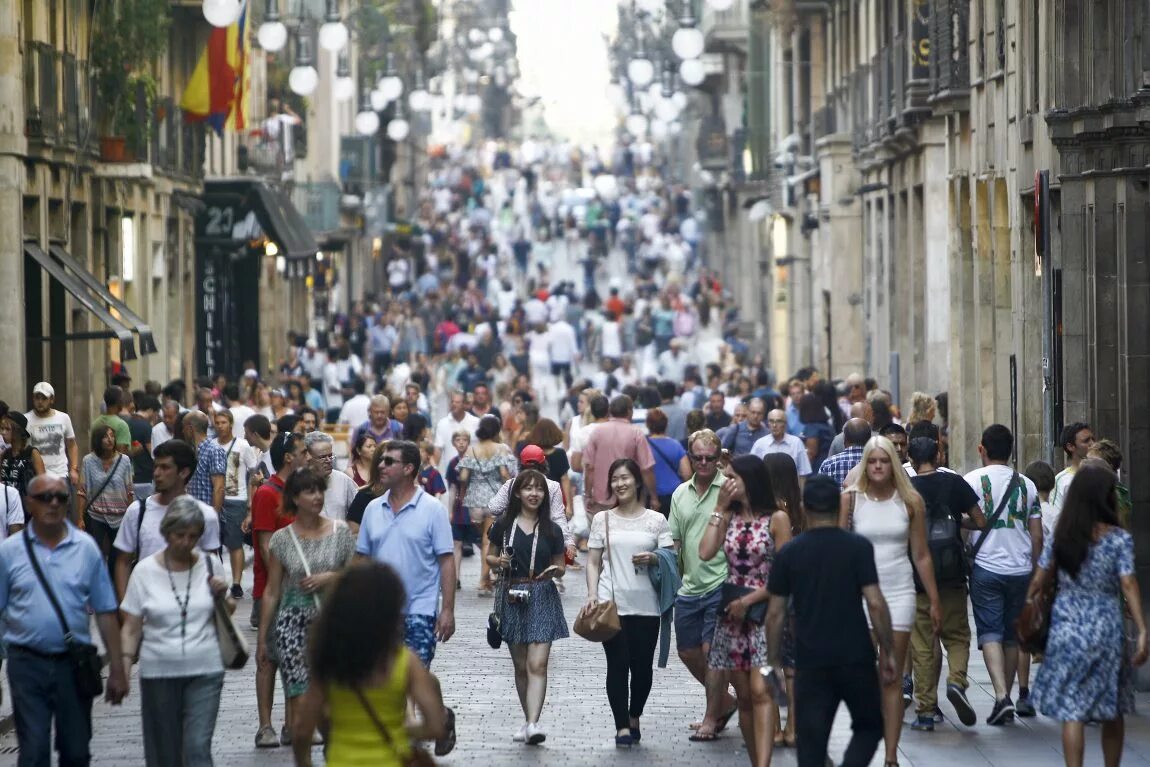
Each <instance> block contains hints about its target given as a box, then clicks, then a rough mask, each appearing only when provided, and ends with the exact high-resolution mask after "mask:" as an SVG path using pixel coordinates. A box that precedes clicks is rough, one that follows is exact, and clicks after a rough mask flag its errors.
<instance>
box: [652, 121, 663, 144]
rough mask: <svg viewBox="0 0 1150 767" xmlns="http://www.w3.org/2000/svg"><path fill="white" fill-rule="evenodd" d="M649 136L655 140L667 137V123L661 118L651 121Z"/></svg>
mask: <svg viewBox="0 0 1150 767" xmlns="http://www.w3.org/2000/svg"><path fill="white" fill-rule="evenodd" d="M651 138H653V139H655V140H656V141H662V140H663V139H665V138H667V123H665V122H663V121H662V120H654V121H652V123H651Z"/></svg>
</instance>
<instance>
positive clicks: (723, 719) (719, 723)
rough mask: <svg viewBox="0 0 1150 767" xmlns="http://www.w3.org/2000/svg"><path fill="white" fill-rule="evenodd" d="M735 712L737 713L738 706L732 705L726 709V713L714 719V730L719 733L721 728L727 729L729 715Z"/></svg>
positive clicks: (729, 719)
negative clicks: (729, 708) (728, 709)
mask: <svg viewBox="0 0 1150 767" xmlns="http://www.w3.org/2000/svg"><path fill="white" fill-rule="evenodd" d="M737 713H739V707H738V706H732V707H731V710H730V711H728V712H727V713H725V714H723V715H722V716H720V717H719V718H718V719H716V720H715V732H716V733H720V732H722V731H723V730H725V729H727V722H729V721H731V717H732V716H734V715H735V714H737Z"/></svg>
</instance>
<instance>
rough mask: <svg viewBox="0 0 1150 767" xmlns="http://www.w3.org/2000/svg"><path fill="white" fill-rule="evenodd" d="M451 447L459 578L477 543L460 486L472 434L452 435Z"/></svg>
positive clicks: (451, 503) (449, 476)
mask: <svg viewBox="0 0 1150 767" xmlns="http://www.w3.org/2000/svg"><path fill="white" fill-rule="evenodd" d="M451 446H452V447H454V448H455V456H454V457H452V459H451V460H450V461H448V463H447V485H448V487H450V488H451V493H450V494H449V496H448V508H449V509H451V537H452V539H454V541H455V572H456V574H457V577H458V573H459V572H460V569H459V568H460V567H461V566H462V564H463V557H464V555H467V556H471V555H473V554H474V553H475V547H474V546H473V544H474V543H476V542H477V536H476V534H475V526H474V525H473V524H472V522H471V510H470V509H468V508H467V507H466V506H464V505H463V488H462V487H460V486H459V461H460V460H462V458H463V454H464V453H466V452H467V448H469V447H471V432H469V431H468V430H467V429H460V430H458V431H456V432H455V433H454V434H452V435H451ZM455 587H456V589H460V588H463V583H462V582H461V581H456V584H455Z"/></svg>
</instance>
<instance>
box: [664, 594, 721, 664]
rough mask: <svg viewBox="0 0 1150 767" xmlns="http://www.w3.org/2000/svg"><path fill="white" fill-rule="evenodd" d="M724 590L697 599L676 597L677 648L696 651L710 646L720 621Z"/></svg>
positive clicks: (682, 596)
mask: <svg viewBox="0 0 1150 767" xmlns="http://www.w3.org/2000/svg"><path fill="white" fill-rule="evenodd" d="M722 600H723V589H722V587H721V586H720V587H719V588H717V589H715V590H714V591H711V592H709V593H707V594H703V595H702V596H697V597H689V596H684V595H682V594H680V595H679V596H677V597H675V647H676V649H678V650H680V651H682V650H694V649H695V648H697V647H702V646H703V645H710V644H711V639H712V638H714V636H715V625H716V623H717V622H718V619H719V603H720V602H722Z"/></svg>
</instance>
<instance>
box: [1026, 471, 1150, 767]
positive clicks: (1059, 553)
mask: <svg viewBox="0 0 1150 767" xmlns="http://www.w3.org/2000/svg"><path fill="white" fill-rule="evenodd" d="M1117 481H1118V480H1117V477H1116V476H1115V474H1114V472H1113V471H1111V470H1110V468H1109V467H1108V466H1106V465H1105V464H1104V463H1102V462H1101V461H1094V460H1087V461H1084V462H1083V464H1082V466H1081V467H1080V468H1079V469H1078V472H1077V473H1076V474H1075V475H1074V481H1073V482H1072V483H1071V485H1070V490H1069V492H1068V493H1067V494H1066V502H1065V504H1064V505H1063V507H1062V514H1061V516H1059V518H1058V524H1057V526H1056V527H1055V528H1054V539H1053V540H1051V541H1047V542H1046V544H1045V546H1044V547H1043V551H1042V556H1041V557H1040V558H1039V560H1038V570H1037V571H1036V572H1035V574H1034V579H1033V580H1032V581H1031V583H1030V590H1029V591H1028V593H1027V600H1028V601H1030V600H1032V599H1033V598H1034V597H1035V596H1036V595H1037V594H1038V593H1039V592H1040V591H1042V589H1043V588H1045V587H1046V586H1047V584H1048V583H1049V580H1050V579H1051V578H1054V577H1057V578H1058V591H1057V596H1056V597H1055V598H1054V605H1053V607H1052V609H1051V615H1050V634H1049V637H1048V639H1047V642H1046V656H1045V659H1044V660H1043V662H1042V664H1041V665H1040V666H1039V667H1038V675H1037V677H1036V678H1035V680H1034V690H1033V692H1032V694H1031V695H1032V699H1033V701H1034V704H1035V706H1036V707H1037V708H1038V710H1039V711H1041V712H1042V713H1043V714H1045V715H1046V716H1049V717H1051V718H1053V719H1060V720H1062V750H1063V755H1064V758H1065V760H1066V764H1067V767H1079V766H1080V765H1081V764H1082V760H1083V755H1084V751H1085V743H1084V726H1085V724H1086V722H1088V721H1100V722H1102V758H1103V762H1104V763H1105V764H1106V767H1117V765H1118V764H1120V763H1121V761H1122V742H1123V739H1124V737H1125V722H1124V719H1123V715H1124V714H1126V713H1129V712H1132V711H1134V668H1133V667H1134V666H1140V665H1142V664H1143V663H1145V662H1146V657H1147V637H1146V620H1145V618H1144V617H1143V614H1142V597H1141V594H1140V592H1139V589H1138V581H1137V580H1136V579H1135V575H1134V540H1133V538H1131V537H1130V533H1128V532H1126V531H1125V530H1123V529H1122V528H1121V527H1120V526H1119V524H1118V502H1117V495H1116V492H1115V485H1116V484H1117ZM1122 597H1125V602H1126V607H1127V608H1128V609H1129V610H1130V615H1131V617H1132V618H1133V620H1134V625H1135V627H1136V628H1137V630H1138V637H1137V646H1136V648H1135V650H1134V653H1133V657H1132V658H1131V659H1130V660H1129V661H1127V655H1126V633H1125V631H1124V628H1123V621H1122V601H1123V600H1122Z"/></svg>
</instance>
